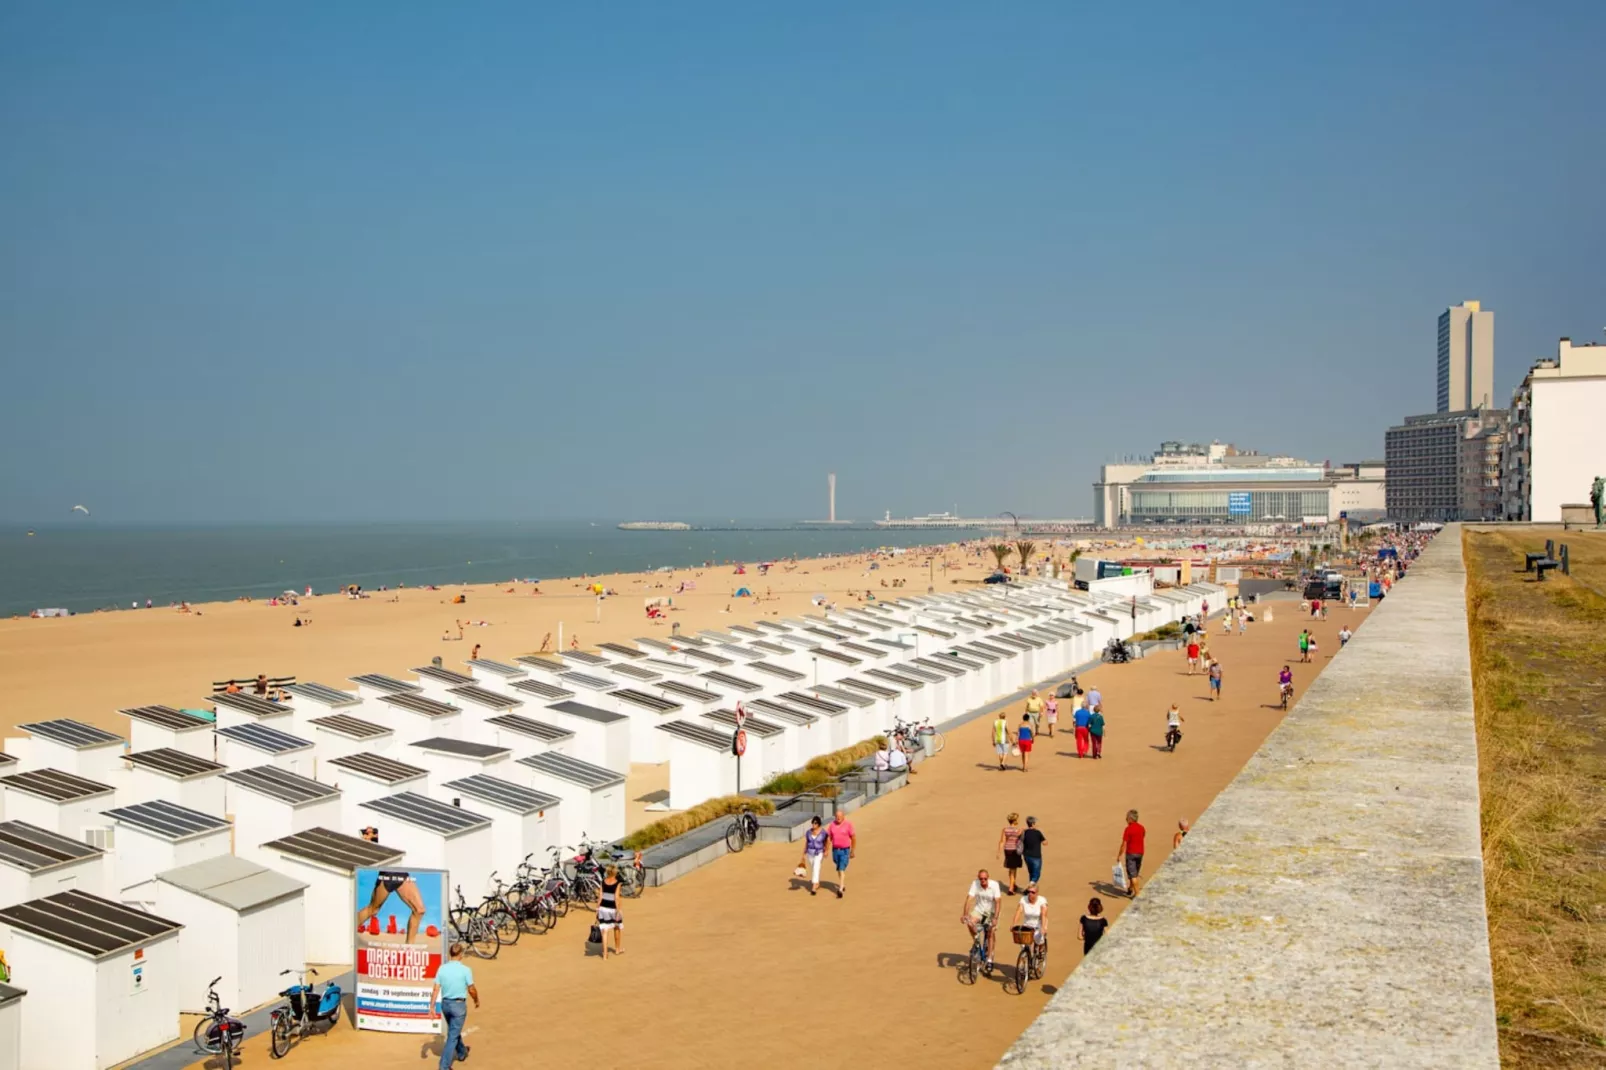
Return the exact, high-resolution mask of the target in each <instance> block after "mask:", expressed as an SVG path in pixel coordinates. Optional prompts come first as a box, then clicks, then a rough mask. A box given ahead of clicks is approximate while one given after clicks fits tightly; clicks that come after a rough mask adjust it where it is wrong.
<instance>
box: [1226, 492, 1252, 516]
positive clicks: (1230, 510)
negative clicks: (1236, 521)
mask: <svg viewBox="0 0 1606 1070" xmlns="http://www.w3.org/2000/svg"><path fill="white" fill-rule="evenodd" d="M1251 511H1252V510H1251V508H1250V504H1249V491H1247V490H1230V491H1228V492H1227V515H1228V516H1248V515H1249V514H1250V512H1251Z"/></svg>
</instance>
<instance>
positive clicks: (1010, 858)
mask: <svg viewBox="0 0 1606 1070" xmlns="http://www.w3.org/2000/svg"><path fill="white" fill-rule="evenodd" d="M1020 835H1021V827H1020V815H1019V814H1010V815H1009V817H1008V818H1007V819H1006V820H1005V823H1004V831H1002V832H1000V833H999V834H998V852H997V855H996V857H998V858H1002V859H1003V860H1004V872H1005V873H1008V874H1009V894H1010V895H1019V894H1020V893H1018V892H1017V891H1015V888H1016V887H1017V883H1018V882H1017V881H1016V880H1015V874H1016V873H1018V872H1019V871H1020V868H1021V857H1020Z"/></svg>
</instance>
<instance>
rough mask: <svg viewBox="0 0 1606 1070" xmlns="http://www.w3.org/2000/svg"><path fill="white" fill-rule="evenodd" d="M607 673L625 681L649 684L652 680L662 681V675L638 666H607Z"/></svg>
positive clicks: (619, 664) (621, 664)
mask: <svg viewBox="0 0 1606 1070" xmlns="http://www.w3.org/2000/svg"><path fill="white" fill-rule="evenodd" d="M608 671H609V672H611V673H613V674H614V675H615V676H619V677H623V678H624V679H626V680H636V681H639V682H641V683H651V682H652V681H654V680H662V679H663V678H664V674H663V673H661V672H655V671H654V670H652V669H644V668H642V667H641V666H640V665H627V664H624V663H618V664H614V665H610V666H608Z"/></svg>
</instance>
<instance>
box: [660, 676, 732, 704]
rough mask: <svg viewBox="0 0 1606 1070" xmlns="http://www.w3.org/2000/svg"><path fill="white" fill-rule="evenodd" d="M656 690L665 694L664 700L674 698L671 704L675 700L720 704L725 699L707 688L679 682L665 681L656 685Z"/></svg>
mask: <svg viewBox="0 0 1606 1070" xmlns="http://www.w3.org/2000/svg"><path fill="white" fill-rule="evenodd" d="M658 690H659V691H662V692H665V695H664V697H665V698H669V696H671V695H672V696H674V698H671V699H670V701H671V702H673V701H675V700H676V699H689V700H691V701H693V702H722V701H724V698H725V696H724V695H721V694H720V693H719V692H717V691H710V690H708V689H707V688H703V687H696V686H694V685H692V684H683V683H681V682H680V681H679V680H665V681H664V682H663V683H661V684H659V685H658Z"/></svg>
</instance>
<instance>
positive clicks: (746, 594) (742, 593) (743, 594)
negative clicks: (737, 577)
mask: <svg viewBox="0 0 1606 1070" xmlns="http://www.w3.org/2000/svg"><path fill="white" fill-rule="evenodd" d="M736 597H737V598H751V597H753V592H752V591H749V590H748V589H747V588H746V587H738V588H736Z"/></svg>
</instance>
